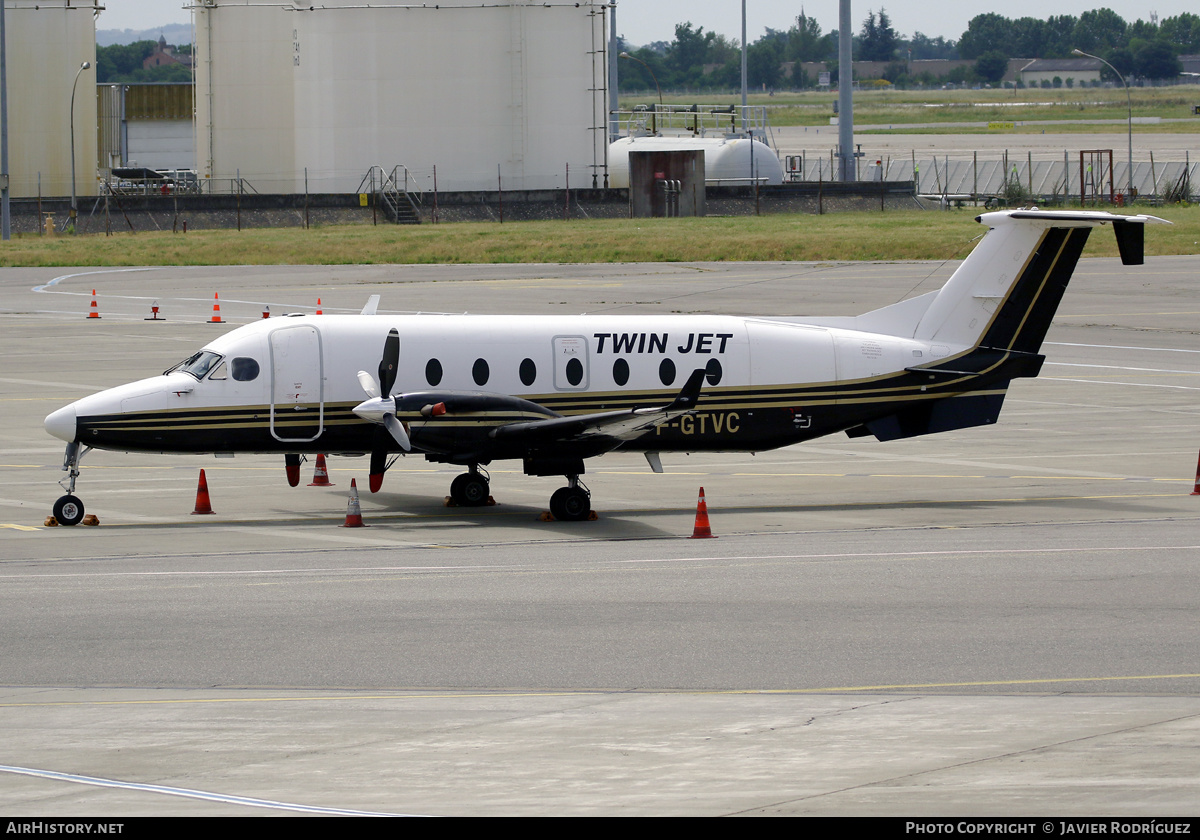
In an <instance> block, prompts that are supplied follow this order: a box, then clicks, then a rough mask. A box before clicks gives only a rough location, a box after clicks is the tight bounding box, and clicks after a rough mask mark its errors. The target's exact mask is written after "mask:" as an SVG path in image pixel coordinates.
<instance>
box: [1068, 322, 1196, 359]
mask: <svg viewBox="0 0 1200 840" xmlns="http://www.w3.org/2000/svg"><path fill="white" fill-rule="evenodd" d="M1166 314H1173V313H1166ZM1061 317H1071V316H1061ZM1075 317H1079V316H1075ZM1044 343H1045V344H1046V345H1054V346H1055V347H1094V348H1097V349H1101V350H1150V351H1153V352H1155V353H1200V350H1184V349H1182V348H1179V347H1128V346H1125V345H1122V344H1073V343H1071V342H1069V341H1047V342H1044Z"/></svg>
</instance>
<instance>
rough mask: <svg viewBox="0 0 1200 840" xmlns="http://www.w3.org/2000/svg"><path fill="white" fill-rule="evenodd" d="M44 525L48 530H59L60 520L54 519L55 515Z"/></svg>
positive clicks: (48, 518)
mask: <svg viewBox="0 0 1200 840" xmlns="http://www.w3.org/2000/svg"><path fill="white" fill-rule="evenodd" d="M42 524H43V525H45V526H46V527H47V528H57V527H58V520H57V519H55V518H54V515H53V514H51V515H50V516H47V517H46V521H45V522H43V523H42Z"/></svg>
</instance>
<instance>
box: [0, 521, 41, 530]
mask: <svg viewBox="0 0 1200 840" xmlns="http://www.w3.org/2000/svg"><path fill="white" fill-rule="evenodd" d="M0 528H11V529H13V530H14V531H40V530H42V529H41V528H35V527H33V526H32V525H14V524H12V523H9V522H0Z"/></svg>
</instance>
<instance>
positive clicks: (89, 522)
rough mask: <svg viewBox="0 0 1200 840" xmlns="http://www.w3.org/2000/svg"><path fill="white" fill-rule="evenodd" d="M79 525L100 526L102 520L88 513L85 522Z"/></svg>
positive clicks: (85, 515) (84, 518)
mask: <svg viewBox="0 0 1200 840" xmlns="http://www.w3.org/2000/svg"><path fill="white" fill-rule="evenodd" d="M79 524H81V525H99V524H100V519H99V518H98V517H97V516H96V514H94V513H87V514H84V517H83V521H82V522H81V523H79Z"/></svg>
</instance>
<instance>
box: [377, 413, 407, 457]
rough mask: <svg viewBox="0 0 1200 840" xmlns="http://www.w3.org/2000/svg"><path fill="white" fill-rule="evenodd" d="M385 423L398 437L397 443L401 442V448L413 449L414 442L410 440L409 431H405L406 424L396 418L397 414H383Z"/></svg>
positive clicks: (393, 435)
mask: <svg viewBox="0 0 1200 840" xmlns="http://www.w3.org/2000/svg"><path fill="white" fill-rule="evenodd" d="M383 425H384V426H386V427H387V430H388V431H389V432H391V433H392V437H394V438H395V439H396V443H398V444H400V448H401V449H403V450H404V451H405V452H411V451H412V443H411V442H409V439H408V432H406V431H404V424H403V423H401V422H400V421H399V420H397V419H396V415H395V414H385V415H383Z"/></svg>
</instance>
